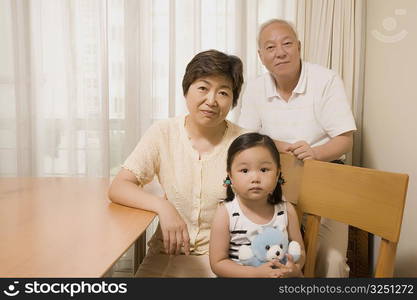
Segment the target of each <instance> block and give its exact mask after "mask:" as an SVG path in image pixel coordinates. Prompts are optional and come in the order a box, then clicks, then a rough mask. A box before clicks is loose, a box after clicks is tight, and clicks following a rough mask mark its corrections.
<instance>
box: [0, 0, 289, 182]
mask: <svg viewBox="0 0 417 300" xmlns="http://www.w3.org/2000/svg"><path fill="white" fill-rule="evenodd" d="M295 4H296V2H295V1H288V0H278V1H277V0H246V1H242V0H140V1H137V0H106V1H103V0H71V1H70V0H31V1H29V0H16V1H13V0H2V1H0V22H1V24H0V25H1V26H0V34H1V36H2V37H3V38H2V40H3V42H2V47H1V48H0V107H1V110H0V176H93V177H97V176H99V177H108V176H113V175H115V174H116V173H117V171H118V170H119V166H120V163H121V162H122V161H123V160H124V159H125V158H126V156H127V155H128V154H129V153H130V152H131V150H132V149H133V148H134V146H135V144H136V143H137V141H138V140H139V138H140V136H141V135H142V134H143V132H144V131H145V130H146V129H147V128H148V127H149V125H150V124H151V123H152V122H154V121H155V120H158V119H164V118H167V117H172V116H176V115H180V114H184V113H185V112H186V109H185V103H184V99H183V95H182V90H181V81H182V76H183V73H184V70H185V66H186V64H187V63H188V61H189V60H190V59H191V58H192V57H193V56H194V55H195V54H196V53H198V52H199V51H202V50H206V49H210V48H215V49H218V50H221V51H225V52H228V53H231V54H236V55H238V56H240V57H241V58H242V60H243V62H244V66H245V78H250V77H254V76H256V75H257V74H259V73H261V72H262V71H263V70H262V67H261V64H260V62H259V60H258V57H257V51H256V50H257V49H256V33H257V28H258V25H259V24H260V23H262V22H263V21H265V20H266V19H269V18H272V17H280V18H286V19H288V20H294V19H295V15H296V14H295ZM236 111H237V110H236ZM235 117H236V116H235V113H234V112H232V113H231V114H230V115H229V118H230V119H232V120H234V119H235Z"/></svg>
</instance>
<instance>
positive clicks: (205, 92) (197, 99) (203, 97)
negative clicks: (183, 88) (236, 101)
mask: <svg viewBox="0 0 417 300" xmlns="http://www.w3.org/2000/svg"><path fill="white" fill-rule="evenodd" d="M185 99H186V102H187V108H188V111H189V112H190V118H191V119H192V121H193V122H196V123H197V124H198V125H200V126H205V127H216V126H218V125H220V124H221V123H222V122H223V121H224V119H225V118H226V116H227V114H228V112H229V110H230V107H231V106H232V102H233V89H232V82H231V81H230V80H229V79H227V78H226V77H224V76H220V75H219V76H217V75H213V76H206V77H201V78H199V79H197V80H196V81H194V82H193V83H192V84H191V85H190V87H189V89H188V92H187V94H186V95H185Z"/></svg>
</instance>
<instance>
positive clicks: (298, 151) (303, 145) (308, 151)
mask: <svg viewBox="0 0 417 300" xmlns="http://www.w3.org/2000/svg"><path fill="white" fill-rule="evenodd" d="M286 150H287V151H288V152H291V153H292V154H293V155H294V156H295V157H297V158H298V159H299V160H306V159H317V157H316V154H315V152H314V149H313V148H311V146H310V144H309V143H307V142H306V141H298V142H295V143H294V144H290V145H289V146H288V147H287V149H286Z"/></svg>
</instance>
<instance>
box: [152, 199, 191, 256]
mask: <svg viewBox="0 0 417 300" xmlns="http://www.w3.org/2000/svg"><path fill="white" fill-rule="evenodd" d="M164 200H165V203H164V206H163V207H162V208H161V210H160V211H159V212H158V216H159V223H160V225H161V230H162V236H163V239H164V248H165V252H166V253H167V254H170V255H178V254H180V252H181V246H183V248H184V253H185V255H189V254H190V236H189V235H188V229H187V224H186V223H185V222H184V220H183V219H182V217H181V216H180V214H179V213H178V211H177V209H176V208H175V207H174V206H173V205H172V204H171V203H170V202H169V201H167V199H166V196H165V198H164Z"/></svg>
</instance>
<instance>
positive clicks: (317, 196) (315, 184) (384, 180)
mask: <svg viewBox="0 0 417 300" xmlns="http://www.w3.org/2000/svg"><path fill="white" fill-rule="evenodd" d="M303 171H304V172H303V182H302V185H301V191H300V197H299V201H298V206H299V209H300V210H301V211H302V212H303V213H306V214H307V224H306V233H305V236H304V242H305V246H306V253H307V254H306V255H307V257H306V263H305V265H304V275H305V276H306V277H313V276H314V268H315V260H316V250H317V233H318V230H319V227H320V219H321V217H325V218H329V219H333V220H336V221H339V222H342V223H345V224H349V225H352V226H354V227H357V228H360V229H362V230H364V231H367V232H370V233H372V234H375V235H378V236H380V237H381V238H382V240H381V244H380V247H379V255H378V261H377V265H376V270H375V277H392V276H393V272H394V262H395V253H396V249H397V243H398V240H399V236H400V230H401V224H402V218H403V211H404V205H405V198H406V194H407V187H408V175H407V174H399V173H391V172H383V171H378V170H373V169H367V168H359V167H352V166H347V165H338V164H332V163H326V162H319V161H313V160H309V161H306V162H305V164H304V170H303Z"/></svg>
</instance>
